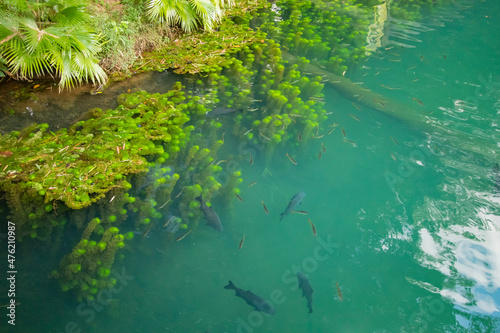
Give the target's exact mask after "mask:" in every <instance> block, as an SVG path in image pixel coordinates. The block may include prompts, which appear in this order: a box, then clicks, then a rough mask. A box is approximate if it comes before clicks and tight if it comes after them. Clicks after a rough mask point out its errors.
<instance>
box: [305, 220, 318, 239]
mask: <svg viewBox="0 0 500 333" xmlns="http://www.w3.org/2000/svg"><path fill="white" fill-rule="evenodd" d="M307 222H309V224H310V225H311V228H312V232H313V235H314V237H316V236H318V234H317V233H316V227H315V226H314V224H313V223H312V222H311V219H308V220H307Z"/></svg>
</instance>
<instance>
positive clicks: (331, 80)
mask: <svg viewBox="0 0 500 333" xmlns="http://www.w3.org/2000/svg"><path fill="white" fill-rule="evenodd" d="M282 56H283V59H285V60H288V61H289V62H291V63H295V62H297V58H296V57H295V56H293V55H291V54H289V53H286V52H283V54H282ZM305 69H306V71H307V72H309V73H311V74H313V75H319V76H322V77H323V80H324V81H325V83H327V84H329V85H330V86H332V87H333V88H335V89H336V90H337V91H338V92H339V93H340V94H342V95H343V96H344V97H345V98H346V99H349V100H351V101H353V103H356V104H359V105H362V106H364V107H367V108H369V109H373V110H377V111H380V112H382V113H384V114H386V115H389V116H392V117H394V118H397V119H399V120H401V121H403V122H405V123H407V124H408V125H411V126H413V127H417V128H418V129H419V130H421V131H424V132H425V133H429V134H437V135H438V136H439V137H440V138H441V139H445V140H446V141H448V142H450V143H451V144H452V145H453V146H454V147H456V148H459V149H463V150H466V151H470V152H474V153H478V154H481V155H485V156H487V157H490V158H493V159H494V160H495V161H496V162H499V161H500V157H499V153H500V147H499V146H498V145H496V144H494V143H493V142H491V141H490V140H485V139H483V138H479V137H477V136H473V135H469V134H466V133H463V132H460V131H458V130H454V129H450V128H447V127H445V126H443V125H441V124H439V123H437V122H436V121H435V120H433V119H432V118H430V117H428V116H427V115H426V113H427V114H430V112H425V111H420V110H416V109H414V108H412V107H410V106H409V105H406V104H404V103H400V102H397V101H394V100H391V99H390V98H387V97H386V96H383V95H381V94H378V93H376V92H373V91H371V90H369V89H364V88H362V87H361V86H359V85H357V84H354V83H353V82H352V81H351V80H349V79H347V78H345V77H343V76H339V75H336V74H334V73H332V72H329V71H326V70H323V69H321V68H319V67H317V66H314V65H312V64H307V65H305Z"/></svg>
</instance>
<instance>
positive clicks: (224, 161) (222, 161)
mask: <svg viewBox="0 0 500 333" xmlns="http://www.w3.org/2000/svg"><path fill="white" fill-rule="evenodd" d="M221 163H227V160H220V161H219V162H217V163H215V165H219V164H221Z"/></svg>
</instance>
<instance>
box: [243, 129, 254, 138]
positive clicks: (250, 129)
mask: <svg viewBox="0 0 500 333" xmlns="http://www.w3.org/2000/svg"><path fill="white" fill-rule="evenodd" d="M251 131H253V128H250V129H249V130H248V131H246V132H245V133H243V136H245V135H247V134H248V133H250V132H251Z"/></svg>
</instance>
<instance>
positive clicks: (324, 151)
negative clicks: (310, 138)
mask: <svg viewBox="0 0 500 333" xmlns="http://www.w3.org/2000/svg"><path fill="white" fill-rule="evenodd" d="M321 147H323V153H326V147H325V145H324V144H323V142H321Z"/></svg>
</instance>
